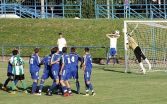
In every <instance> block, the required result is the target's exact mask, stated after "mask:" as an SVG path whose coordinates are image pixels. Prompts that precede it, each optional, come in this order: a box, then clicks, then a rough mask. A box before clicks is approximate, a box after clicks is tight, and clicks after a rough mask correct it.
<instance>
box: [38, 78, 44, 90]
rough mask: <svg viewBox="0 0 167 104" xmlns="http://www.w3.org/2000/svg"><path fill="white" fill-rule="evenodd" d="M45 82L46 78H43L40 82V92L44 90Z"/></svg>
mask: <svg viewBox="0 0 167 104" xmlns="http://www.w3.org/2000/svg"><path fill="white" fill-rule="evenodd" d="M44 82H45V81H44V80H41V82H40V86H39V92H40V93H41V92H42V89H43V85H44Z"/></svg>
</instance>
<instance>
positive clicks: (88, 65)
mask: <svg viewBox="0 0 167 104" xmlns="http://www.w3.org/2000/svg"><path fill="white" fill-rule="evenodd" d="M84 65H85V70H86V71H91V70H92V56H91V55H90V54H85V56H84Z"/></svg>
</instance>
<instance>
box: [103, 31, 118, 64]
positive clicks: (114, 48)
mask: <svg viewBox="0 0 167 104" xmlns="http://www.w3.org/2000/svg"><path fill="white" fill-rule="evenodd" d="M106 36H107V37H108V38H109V39H110V52H109V56H108V57H107V64H108V63H109V62H110V58H111V57H112V58H113V64H115V63H116V61H117V59H116V54H117V39H118V38H119V37H120V35H119V31H115V32H113V33H111V34H106Z"/></svg>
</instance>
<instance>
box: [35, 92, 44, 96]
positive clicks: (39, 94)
mask: <svg viewBox="0 0 167 104" xmlns="http://www.w3.org/2000/svg"><path fill="white" fill-rule="evenodd" d="M34 95H38V96H41V95H42V94H41V93H36V94H34Z"/></svg>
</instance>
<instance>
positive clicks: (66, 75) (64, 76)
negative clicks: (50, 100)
mask: <svg viewBox="0 0 167 104" xmlns="http://www.w3.org/2000/svg"><path fill="white" fill-rule="evenodd" d="M69 79H70V73H69V72H68V71H67V70H63V72H62V75H61V80H64V81H67V80H69Z"/></svg>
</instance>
